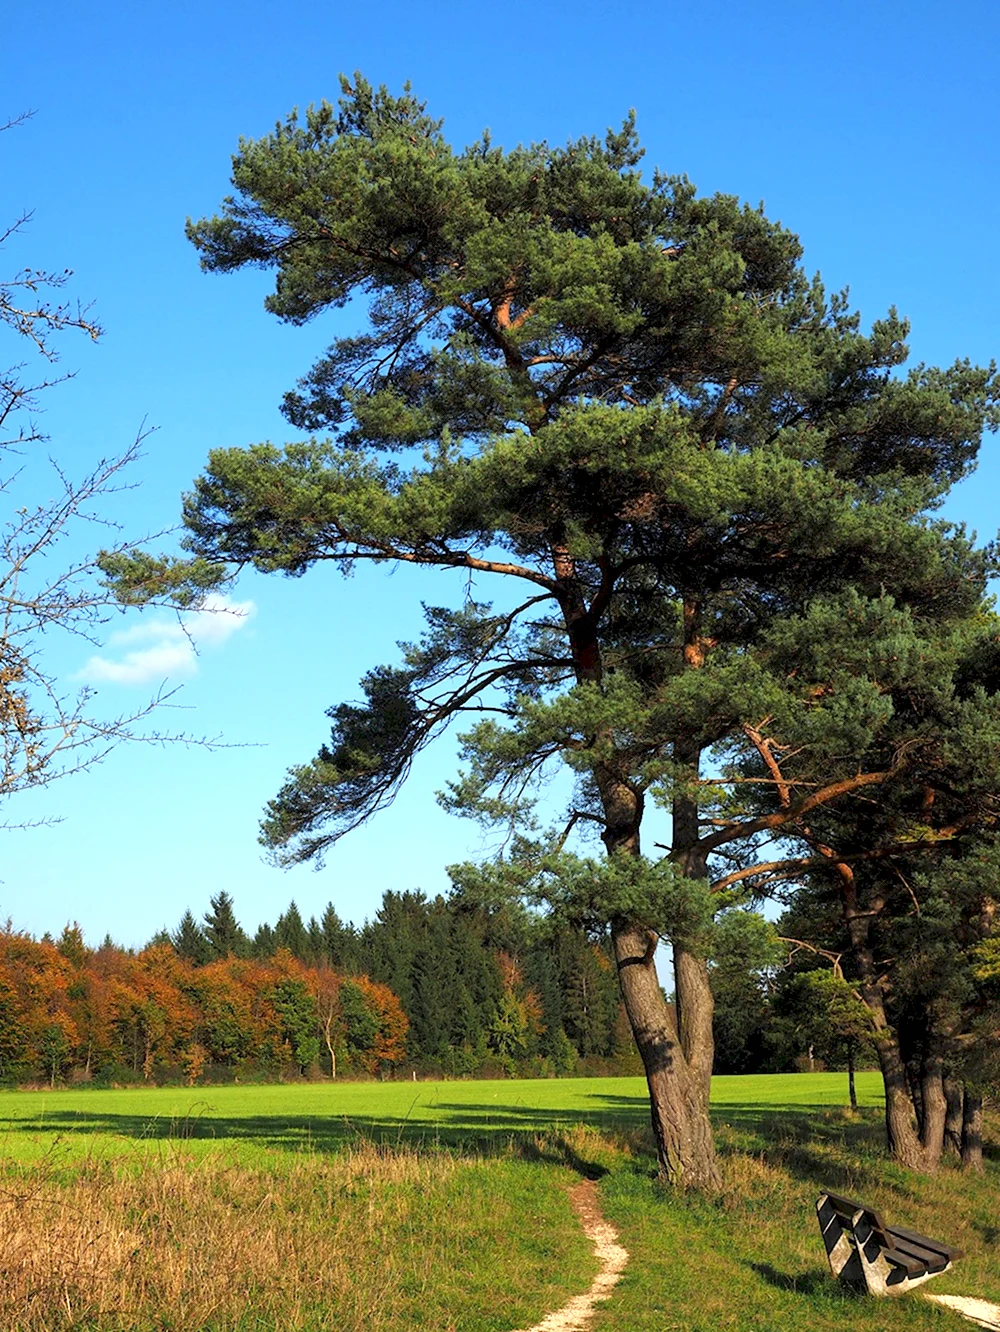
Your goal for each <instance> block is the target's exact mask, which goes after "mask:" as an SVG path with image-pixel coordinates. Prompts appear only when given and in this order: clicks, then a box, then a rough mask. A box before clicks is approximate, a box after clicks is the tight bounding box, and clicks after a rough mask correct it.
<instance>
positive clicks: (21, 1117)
mask: <svg viewBox="0 0 1000 1332" xmlns="http://www.w3.org/2000/svg"><path fill="white" fill-rule="evenodd" d="M858 1097H859V1101H860V1102H861V1104H862V1105H869V1106H874V1105H876V1104H879V1103H880V1097H881V1081H880V1079H879V1077H878V1075H877V1074H875V1073H861V1074H859V1075H858ZM846 1099H847V1079H846V1076H845V1075H844V1074H836V1073H833V1074H831V1073H788V1074H774V1075H770V1076H759V1077H743V1078H739V1077H720V1078H716V1079H715V1080H714V1081H713V1084H712V1103H713V1106H714V1107H715V1113H716V1116H717V1118H720V1119H721V1120H723V1121H727V1122H731V1123H742V1122H745V1121H747V1120H748V1119H749V1120H755V1119H756V1118H757V1116H758V1115H766V1114H767V1113H768V1111H769V1109H781V1110H782V1111H785V1110H793V1109H795V1108H799V1109H803V1110H804V1109H807V1108H820V1107H835V1106H842V1105H843V1104H844V1103H845V1101H846ZM647 1104H648V1103H647V1099H646V1086H645V1081H644V1080H643V1079H642V1078H560V1079H525V1080H513V1079H512V1080H509V1081H498V1082H485V1081H484V1082H402V1081H400V1082H381V1083H378V1082H341V1083H299V1084H289V1085H281V1086H263V1087H258V1086H249V1087H232V1086H230V1087H195V1088H150V1089H149V1090H144V1089H138V1090H133V1089H129V1090H121V1091H89V1090H72V1091H34V1092H2V1093H0V1142H2V1144H3V1150H4V1153H5V1154H6V1155H7V1156H9V1157H13V1158H16V1159H18V1160H21V1161H30V1160H38V1159H40V1158H42V1157H45V1156H46V1155H49V1154H51V1153H52V1152H53V1151H55V1152H57V1154H58V1155H59V1156H60V1158H61V1159H65V1160H69V1159H72V1158H75V1157H77V1156H87V1155H92V1154H93V1153H95V1152H96V1153H98V1154H101V1155H106V1154H108V1153H111V1154H115V1155H121V1156H128V1155H134V1154H135V1153H136V1152H137V1151H138V1152H139V1153H140V1154H141V1153H143V1152H144V1151H146V1150H148V1149H149V1148H151V1147H154V1146H155V1145H156V1144H168V1145H170V1146H174V1147H176V1146H178V1145H179V1144H183V1145H184V1147H185V1148H186V1149H187V1150H188V1151H190V1152H191V1153H193V1154H194V1155H196V1156H201V1155H203V1154H204V1153H206V1152H214V1151H217V1150H218V1149H219V1148H221V1147H225V1148H226V1149H227V1152H228V1154H230V1155H231V1153H232V1152H233V1150H234V1149H235V1150H236V1151H237V1152H238V1154H239V1157H240V1159H242V1160H245V1161H247V1162H248V1163H249V1162H261V1161H263V1160H266V1159H270V1158H272V1156H273V1154H274V1153H276V1152H277V1153H281V1152H289V1151H291V1152H303V1151H304V1152H314V1151H318V1152H329V1151H336V1150H338V1149H339V1148H341V1147H343V1146H344V1145H346V1144H349V1143H351V1142H353V1141H356V1140H357V1139H358V1138H359V1137H364V1138H368V1139H371V1140H373V1141H376V1142H380V1143H406V1144H408V1145H415V1144H419V1145H432V1146H433V1145H439V1146H443V1147H448V1148H461V1149H466V1150H469V1149H478V1150H480V1151H487V1152H492V1151H495V1150H496V1149H497V1147H498V1146H504V1147H505V1146H506V1145H507V1144H508V1143H509V1141H510V1140H511V1139H512V1138H521V1137H523V1136H524V1135H531V1134H537V1133H552V1132H560V1131H564V1130H566V1129H567V1128H571V1127H573V1126H575V1125H586V1126H588V1127H590V1128H594V1129H597V1130H603V1131H609V1132H614V1131H621V1130H623V1129H624V1130H637V1129H640V1128H645V1125H646V1122H647V1117H648V1109H647Z"/></svg>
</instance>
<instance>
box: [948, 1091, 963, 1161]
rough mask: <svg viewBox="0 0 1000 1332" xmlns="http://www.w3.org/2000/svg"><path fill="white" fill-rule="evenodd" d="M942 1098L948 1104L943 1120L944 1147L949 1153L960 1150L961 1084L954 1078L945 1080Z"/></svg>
mask: <svg viewBox="0 0 1000 1332" xmlns="http://www.w3.org/2000/svg"><path fill="white" fill-rule="evenodd" d="M944 1098H945V1101H946V1102H947V1103H948V1113H947V1114H946V1115H945V1120H944V1145H945V1150H946V1151H949V1152H961V1150H962V1112H963V1101H964V1094H963V1090H962V1084H961V1083H960V1082H956V1081H955V1079H954V1078H946V1079H945V1083H944Z"/></svg>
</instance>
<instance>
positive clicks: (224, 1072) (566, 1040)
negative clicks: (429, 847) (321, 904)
mask: <svg viewBox="0 0 1000 1332" xmlns="http://www.w3.org/2000/svg"><path fill="white" fill-rule="evenodd" d="M404 1064H405V1065H406V1068H407V1072H409V1071H411V1070H412V1071H415V1072H417V1071H418V1072H419V1073H421V1074H428V1075H435V1074H437V1075H445V1076H471V1075H478V1076H503V1075H519V1076H545V1075H553V1074H567V1073H573V1072H577V1071H579V1072H587V1073H602V1072H607V1073H613V1072H638V1071H639V1066H638V1063H637V1057H636V1056H635V1053H634V1047H633V1045H632V1043H631V1041H630V1038H629V1032H628V1026H627V1022H626V1020H625V1017H624V1013H623V1011H622V1008H621V1003H620V999H619V995H618V984H617V979H616V976H615V971H614V967H613V965H612V962H611V959H610V955H609V952H608V949H607V947H606V946H605V945H603V944H602V943H600V942H599V941H596V942H595V941H594V940H592V939H590V938H588V937H587V935H586V934H584V933H583V932H581V931H575V930H572V929H568V928H555V927H553V926H551V925H550V924H547V923H545V922H542V921H540V920H538V919H537V918H536V917H533V916H532V915H531V914H530V913H528V912H526V911H523V910H521V909H519V908H517V907H503V908H500V909H490V908H486V907H483V906H472V905H470V904H467V903H465V902H463V901H462V900H461V898H460V897H459V896H458V895H455V896H452V897H451V898H449V899H447V900H446V899H444V898H441V897H438V898H435V899H433V900H429V899H428V898H426V897H425V896H424V895H423V894H422V893H419V892H404V893H395V892H387V893H386V894H385V897H384V899H383V902H382V905H381V908H380V909H379V911H378V912H377V913H376V915H375V917H374V919H373V920H371V921H368V922H366V923H365V924H364V925H362V926H361V927H355V926H354V925H352V924H350V923H345V922H343V921H342V920H341V919H340V918H339V916H338V915H337V912H336V910H335V909H334V907H333V906H332V904H331V905H329V906H328V907H327V908H326V910H325V911H324V912H323V914H322V916H321V917H320V919H318V920H317V919H316V918H315V917H313V918H311V919H310V920H308V921H306V920H304V919H303V917H302V915H301V913H300V912H299V910H298V907H297V906H296V905H295V903H294V902H293V903H291V904H290V905H289V907H288V909H287V910H286V911H284V912H283V913H282V914H281V915H280V916H279V917H278V918H277V920H276V921H275V922H274V923H273V924H267V923H265V924H263V925H261V926H260V927H259V928H258V929H257V931H256V932H255V933H254V934H253V935H252V936H251V935H249V934H248V933H247V932H246V931H244V930H243V928H242V926H241V925H240V923H239V921H238V919H237V917H236V913H235V907H234V902H233V899H232V897H231V896H230V895H229V894H228V893H226V892H220V893H219V894H217V895H216V896H215V897H213V898H212V899H211V907H210V910H209V911H208V912H206V913H205V915H204V916H203V918H202V920H201V921H198V920H197V919H196V918H195V916H194V913H193V912H192V911H190V910H188V911H186V912H185V913H184V916H183V917H182V919H181V921H180V922H179V924H178V926H177V927H176V929H174V930H172V931H169V930H163V931H160V932H158V933H157V934H156V935H154V937H153V938H152V939H151V940H150V941H149V942H148V943H147V944H146V945H145V946H144V947H143V948H141V949H138V950H131V949H127V948H123V947H121V946H120V945H118V944H116V943H115V942H114V941H113V940H112V939H111V938H110V937H108V938H105V940H104V942H103V943H102V944H101V945H100V946H99V947H96V948H93V947H88V946H87V944H86V943H85V941H84V938H83V935H82V932H81V930H80V927H79V926H78V925H75V924H74V925H67V926H66V928H65V929H64V930H63V932H62V935H61V936H60V937H59V938H58V939H53V938H51V937H50V936H48V935H46V936H45V937H43V938H42V939H40V940H38V939H34V938H32V937H31V936H30V935H28V934H26V933H23V932H20V931H17V930H15V929H13V928H12V926H11V925H10V924H8V925H7V927H6V928H5V929H3V930H2V931H0V1080H2V1081H3V1082H4V1083H6V1084H8V1085H11V1084H24V1083H29V1082H38V1081H43V1080H44V1081H45V1082H47V1083H49V1084H50V1085H55V1084H56V1083H58V1082H63V1081H78V1080H86V1081H91V1080H96V1081H97V1082H99V1083H105V1084H107V1083H124V1082H136V1081H151V1082H157V1083H168V1082H186V1083H189V1084H193V1083H195V1082H199V1081H228V1080H232V1079H234V1078H239V1079H251V1078H256V1079H272V1078H276V1077H287V1076H302V1077H336V1076H341V1075H348V1076H351V1075H353V1076H371V1075H376V1076H385V1075H392V1074H393V1073H394V1072H395V1071H396V1070H398V1069H399V1068H400V1067H401V1066H402V1065H404Z"/></svg>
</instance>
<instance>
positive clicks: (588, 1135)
mask: <svg viewBox="0 0 1000 1332" xmlns="http://www.w3.org/2000/svg"><path fill="white" fill-rule="evenodd" d="M845 1084H846V1079H845V1078H844V1077H843V1075H839V1074H794V1075H788V1076H772V1077H756V1078H718V1079H716V1081H715V1083H714V1085H713V1107H714V1110H713V1114H714V1118H715V1121H716V1127H717V1134H718V1141H719V1146H720V1151H721V1154H722V1161H723V1169H724V1174H725V1188H724V1189H723V1191H722V1193H721V1194H720V1196H718V1197H717V1198H714V1199H711V1200H705V1199H698V1198H684V1197H677V1196H675V1195H671V1194H670V1193H668V1192H666V1191H664V1190H663V1189H661V1188H660V1187H659V1186H658V1185H657V1183H656V1182H655V1180H654V1178H653V1166H654V1162H653V1157H652V1154H651V1142H650V1138H649V1133H648V1129H647V1127H646V1117H647V1109H646V1100H645V1095H644V1084H643V1083H642V1081H641V1080H640V1079H572V1080H563V1081H530V1082H528V1081H524V1082H517V1081H509V1082H467V1083H455V1082H449V1083H436V1084H434V1083H416V1084H414V1083H403V1082H399V1083H383V1084H371V1083H369V1084H358V1083H354V1084H346V1083H345V1084H340V1085H333V1086H332V1085H326V1084H324V1085H316V1084H305V1085H298V1086H281V1087H225V1088H196V1089H193V1090H166V1089H164V1090H149V1091H146V1090H137V1091H111V1092H105V1091H78V1090H75V1091H56V1092H29V1093H24V1092H17V1093H3V1094H0V1152H2V1159H0V1274H2V1276H3V1280H2V1281H0V1329H2V1330H3V1332H8V1330H9V1332H13V1329H15V1328H16V1329H19V1330H21V1329H23V1330H24V1332H35V1330H36V1329H37V1330H38V1332H41V1329H45V1330H46V1332H49V1330H50V1329H63V1328H67V1329H68V1328H79V1329H84V1328H86V1329H90V1330H91V1332H112V1329H114V1332H126V1329H127V1330H128V1332H147V1330H148V1332H153V1329H161V1330H162V1329H168V1328H169V1329H174V1330H175V1332H195V1330H196V1329H197V1330H198V1332H236V1330H237V1329H238V1330H239V1332H251V1329H253V1330H254V1332H278V1330H279V1329H281V1332H285V1330H286V1329H289V1330H291V1329H302V1330H303V1332H305V1330H306V1329H309V1330H312V1329H315V1330H316V1332H321V1329H328V1328H329V1329H334V1328H336V1329H338V1332H353V1329H360V1328H362V1327H364V1328H372V1329H378V1330H380V1329H383V1328H385V1329H389V1328H394V1329H395V1328H399V1329H406V1328H410V1327H412V1328H420V1329H434V1330H435V1332H452V1330H455V1332H457V1330H458V1329H461V1330H462V1332H504V1330H505V1329H512V1328H523V1327H528V1326H530V1325H531V1324H532V1323H534V1322H537V1321H538V1320H540V1319H541V1317H542V1316H543V1315H544V1314H545V1313H546V1312H548V1311H549V1310H551V1309H554V1308H557V1307H558V1306H559V1305H561V1304H562V1303H563V1302H565V1300H566V1299H567V1298H569V1296H570V1295H572V1294H576V1293H578V1292H580V1291H583V1290H585V1289H586V1288H587V1286H588V1284H589V1281H590V1279H591V1276H592V1274H593V1272H594V1270H595V1264H594V1260H593V1258H592V1257H591V1255H590V1253H589V1246H588V1245H587V1243H586V1242H585V1241H584V1239H583V1237H582V1235H581V1233H580V1231H579V1227H578V1225H577V1222H576V1218H575V1217H574V1215H573V1213H572V1210H571V1208H570V1205H569V1201H568V1188H569V1186H570V1185H571V1184H572V1183H573V1182H574V1181H576V1180H579V1178H580V1176H581V1174H583V1175H586V1176H588V1177H590V1178H596V1179H598V1180H599V1188H600V1197H601V1202H602V1206H603V1207H604V1209H605V1212H606V1214H607V1215H608V1217H609V1219H611V1220H613V1221H614V1223H615V1225H616V1226H617V1228H618V1230H619V1234H620V1237H621V1242H622V1243H623V1244H624V1245H625V1247H626V1248H627V1249H628V1251H629V1253H630V1255H631V1258H630V1262H629V1265H628V1267H627V1268H626V1271H625V1275H624V1277H623V1279H622V1282H621V1284H620V1285H619V1286H618V1288H617V1290H616V1292H615V1295H614V1296H613V1298H612V1299H611V1300H610V1301H609V1303H608V1304H606V1305H605V1306H603V1307H602V1308H601V1310H600V1312H599V1314H598V1317H597V1320H596V1322H595V1323H594V1325H593V1327H594V1332H646V1330H647V1329H648V1332H653V1329H656V1332H672V1330H673V1329H677V1330H678V1332H679V1330H680V1329H691V1330H692V1332H708V1330H709V1329H715V1328H734V1329H750V1330H751V1332H772V1330H773V1332H779V1330H781V1332H784V1329H789V1330H790V1332H796V1330H797V1329H801V1330H802V1332H806V1329H810V1332H811V1330H812V1329H820V1330H825V1329H829V1332H833V1330H834V1329H837V1330H838V1332H839V1330H840V1329H843V1328H845V1327H850V1328H851V1330H852V1332H875V1329H886V1328H890V1329H895V1328H900V1329H917V1328H923V1329H937V1330H938V1332H946V1330H947V1329H948V1328H949V1327H955V1328H956V1329H957V1328H960V1327H961V1326H963V1324H962V1323H961V1320H959V1319H958V1318H957V1316H956V1315H954V1314H951V1313H948V1312H945V1311H942V1310H940V1309H937V1308H935V1307H933V1306H931V1305H929V1304H927V1303H925V1302H923V1301H922V1300H921V1299H920V1298H919V1297H918V1296H916V1295H914V1296H911V1297H907V1298H905V1299H903V1300H900V1301H892V1302H885V1301H880V1302H878V1303H876V1302H873V1301H869V1300H860V1299H858V1298H856V1297H853V1296H852V1295H850V1294H849V1293H846V1292H844V1291H842V1290H841V1289H840V1288H839V1287H837V1286H836V1285H834V1283H832V1282H831V1281H830V1279H829V1277H828V1275H827V1273H826V1267H825V1262H824V1256H823V1251H822V1246H821V1243H820V1240H819V1235H818V1231H817V1229H816V1224H815V1219H814V1213H813V1203H814V1200H815V1198H816V1195H817V1193H818V1192H819V1191H820V1190H821V1189H822V1188H824V1187H827V1188H834V1189H837V1190H838V1191H841V1192H846V1193H849V1194H853V1195H856V1196H860V1197H863V1198H865V1199H866V1200H868V1199H871V1200H874V1201H876V1202H878V1203H879V1204H880V1205H881V1207H882V1209H883V1210H884V1211H885V1212H886V1213H887V1214H888V1216H889V1218H890V1220H892V1221H897V1222H900V1223H905V1224H908V1225H911V1226H913V1227H914V1228H916V1229H918V1230H922V1231H925V1232H926V1233H929V1234H938V1235H940V1236H941V1237H942V1238H945V1239H947V1240H949V1241H950V1242H951V1243H953V1244H957V1245H959V1246H960V1247H962V1248H963V1249H965V1250H966V1253H967V1257H966V1258H964V1259H963V1260H962V1261H961V1262H960V1263H958V1264H957V1265H956V1266H955V1268H954V1270H953V1271H952V1272H949V1273H947V1274H946V1276H945V1277H942V1278H940V1279H939V1280H937V1281H935V1282H934V1283H933V1285H932V1287H931V1288H932V1289H933V1290H936V1291H940V1292H942V1293H946V1292H947V1293H958V1294H965V1295H973V1296H977V1297H980V1298H985V1299H992V1300H998V1299H1000V1255H998V1253H997V1241H998V1239H1000V1219H998V1215H997V1206H996V1197H997V1184H998V1183H1000V1168H998V1165H997V1164H996V1163H995V1162H994V1161H993V1160H992V1159H988V1161H987V1169H986V1173H985V1175H984V1176H983V1177H982V1178H981V1179H972V1180H970V1179H968V1178H967V1177H965V1176H963V1175H961V1174H960V1173H959V1172H958V1171H957V1170H956V1169H954V1168H950V1167H948V1168H945V1169H944V1170H943V1171H942V1172H941V1173H940V1174H939V1175H938V1176H937V1177H935V1178H933V1179H924V1178H920V1177H917V1176H911V1175H908V1174H907V1172H905V1171H903V1170H901V1169H900V1168H899V1167H897V1166H895V1165H893V1164H892V1163H891V1162H888V1161H887V1160H886V1159H885V1157H884V1154H883V1152H882V1150H881V1125H880V1119H881V1116H880V1111H879V1080H878V1078H877V1076H876V1075H873V1074H862V1075H861V1076H860V1077H859V1086H858V1090H859V1095H860V1098H861V1101H862V1107H863V1108H862V1111H861V1113H860V1114H859V1115H856V1116H852V1115H851V1114H850V1113H849V1112H847V1111H846V1110H844V1109H843V1102H844V1100H845V1099H846V1085H845ZM865 1107H867V1108H865ZM987 1155H988V1157H989V1156H990V1152H989V1150H988V1152H987ZM964 1326H968V1324H964Z"/></svg>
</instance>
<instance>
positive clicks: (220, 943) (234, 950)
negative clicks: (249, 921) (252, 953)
mask: <svg viewBox="0 0 1000 1332" xmlns="http://www.w3.org/2000/svg"><path fill="white" fill-rule="evenodd" d="M210 901H211V904H212V909H211V911H207V912H206V913H205V924H204V932H205V937H206V938H207V939H208V943H209V947H210V948H211V950H212V956H213V957H222V958H225V957H245V956H246V954H247V950H248V947H249V942H250V941H249V940H248V939H247V936H246V934H245V933H244V932H243V928H242V926H241V925H240V923H239V921H238V920H237V919H236V913H235V911H234V910H233V899H232V898H231V897H230V896H229V894H228V893H227V892H226V891H225V890H224V889H223V891H222V892H220V893H218V894H217V895H216V896H215V897H213V898H211V899H210Z"/></svg>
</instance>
